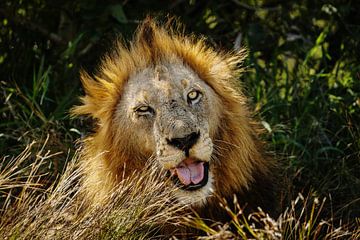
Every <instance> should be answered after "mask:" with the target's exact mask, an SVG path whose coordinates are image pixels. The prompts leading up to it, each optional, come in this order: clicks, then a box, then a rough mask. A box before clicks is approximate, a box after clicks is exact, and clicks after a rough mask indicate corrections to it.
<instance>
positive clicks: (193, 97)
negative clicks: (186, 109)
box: [187, 90, 201, 104]
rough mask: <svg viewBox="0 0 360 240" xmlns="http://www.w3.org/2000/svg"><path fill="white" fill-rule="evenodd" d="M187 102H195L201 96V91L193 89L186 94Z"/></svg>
mask: <svg viewBox="0 0 360 240" xmlns="http://www.w3.org/2000/svg"><path fill="white" fill-rule="evenodd" d="M187 97H188V101H189V103H192V104H194V103H197V102H198V101H199V99H200V97H201V93H200V92H199V91H196V90H193V91H191V92H189V93H188V95H187Z"/></svg>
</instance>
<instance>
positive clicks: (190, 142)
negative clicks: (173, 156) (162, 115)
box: [166, 132, 200, 154]
mask: <svg viewBox="0 0 360 240" xmlns="http://www.w3.org/2000/svg"><path fill="white" fill-rule="evenodd" d="M199 137H200V132H192V133H190V134H189V135H187V136H185V137H182V138H171V139H166V141H167V143H168V144H169V145H171V146H174V147H176V148H178V149H180V150H184V151H185V152H186V153H187V154H188V152H189V149H190V148H191V147H192V146H194V144H195V143H196V142H197V140H198V139H199Z"/></svg>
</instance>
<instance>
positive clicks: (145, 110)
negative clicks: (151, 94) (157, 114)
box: [135, 106, 154, 115]
mask: <svg viewBox="0 0 360 240" xmlns="http://www.w3.org/2000/svg"><path fill="white" fill-rule="evenodd" d="M135 112H136V113H137V114H138V115H147V114H153V113H154V109H152V108H151V107H149V106H140V107H137V108H135Z"/></svg>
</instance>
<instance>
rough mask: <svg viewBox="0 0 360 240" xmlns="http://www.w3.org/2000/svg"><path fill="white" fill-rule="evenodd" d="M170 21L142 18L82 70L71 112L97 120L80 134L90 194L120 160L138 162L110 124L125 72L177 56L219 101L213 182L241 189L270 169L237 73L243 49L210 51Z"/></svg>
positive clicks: (107, 185) (116, 172) (106, 182)
mask: <svg viewBox="0 0 360 240" xmlns="http://www.w3.org/2000/svg"><path fill="white" fill-rule="evenodd" d="M169 25H170V24H167V25H166V26H159V25H158V24H157V23H156V21H155V20H152V19H151V18H147V19H146V20H145V21H144V22H143V23H142V24H141V25H140V26H139V28H138V30H137V32H136V34H135V37H134V40H133V41H132V42H131V43H130V45H129V46H125V45H124V44H123V43H121V41H119V42H117V45H116V46H115V49H114V53H113V54H111V55H108V56H106V57H105V58H104V59H103V61H102V64H101V66H100V68H99V72H98V73H97V74H96V75H95V76H94V77H92V76H90V75H89V74H87V73H85V72H82V73H81V81H82V83H83V86H84V89H85V92H86V96H84V97H82V98H81V102H82V105H80V106H76V107H75V108H74V109H73V110H72V113H73V114H74V115H90V116H91V117H92V118H94V119H96V120H97V122H98V127H97V130H96V132H95V134H93V135H92V136H90V137H89V138H87V140H85V157H84V158H85V159H84V162H86V163H84V165H85V168H86V170H85V171H86V172H87V176H88V177H87V179H86V180H85V185H88V186H87V188H88V192H89V194H90V195H93V196H95V195H96V196H99V194H100V195H101V194H106V193H107V192H108V191H111V190H110V189H111V187H113V186H114V184H115V183H116V182H117V181H119V179H120V178H121V176H122V174H123V173H122V172H123V171H124V168H125V167H124V165H125V164H126V169H127V170H130V171H132V170H134V169H139V168H141V167H142V166H137V165H136V163H135V161H131V159H132V158H138V157H140V155H139V154H141V153H139V152H137V151H136V149H132V148H131V146H130V144H128V143H126V141H125V140H124V139H126V138H127V136H126V135H125V136H124V135H122V134H123V133H124V132H126V131H121V130H119V129H117V130H116V131H115V130H114V128H115V127H114V126H116V127H120V128H121V127H122V126H119V124H118V123H116V120H115V119H114V113H115V111H116V106H117V104H118V102H119V100H120V98H121V96H122V91H123V87H124V84H125V83H126V82H127V80H128V78H129V76H130V75H131V74H134V73H136V72H138V71H139V70H142V69H145V68H146V67H148V66H154V65H156V64H158V63H161V62H170V63H171V62H173V61H176V60H177V61H178V60H180V61H182V62H183V63H184V64H185V65H188V66H189V67H190V68H191V69H192V70H193V71H194V72H196V73H197V74H198V75H199V77H200V78H201V79H202V80H203V81H205V82H206V83H207V84H208V85H209V86H210V87H211V88H212V89H213V90H214V91H215V92H216V94H217V95H218V97H219V98H220V99H221V101H222V106H223V109H222V113H221V126H218V133H217V136H216V139H215V140H214V143H215V145H216V146H217V147H216V148H217V151H220V152H221V153H220V154H218V156H217V158H218V161H216V162H215V164H217V165H222V166H224V167H218V168H216V171H217V175H218V176H217V177H220V176H221V178H222V179H224V182H222V183H221V184H222V185H221V186H219V187H217V189H219V191H220V193H219V194H220V195H221V196H232V195H233V193H239V192H240V193H245V192H247V191H249V189H250V188H251V186H252V185H253V183H254V182H255V181H256V178H257V177H258V178H262V177H263V176H268V175H269V174H270V173H269V171H270V168H271V165H272V163H271V161H270V160H269V159H268V158H266V157H265V156H264V154H263V150H262V143H261V142H260V141H259V140H258V136H257V135H258V129H259V128H258V126H257V123H256V122H255V121H253V120H252V116H251V113H250V111H249V110H248V109H247V105H246V97H245V96H244V95H243V93H242V92H241V88H240V86H239V81H238V78H239V75H240V73H241V72H242V70H243V68H241V67H239V65H240V64H242V62H243V60H244V58H245V56H246V54H245V51H240V52H236V53H235V52H231V53H229V52H219V51H215V50H214V49H213V48H211V47H209V46H208V45H207V44H206V43H205V39H204V38H196V37H194V36H192V35H191V36H185V35H184V34H183V33H180V32H181V31H179V30H174V29H179V27H175V28H171V27H169ZM177 26H179V25H177ZM99 155H101V156H99ZM101 161H103V162H104V163H102V162H101ZM265 178H266V177H264V179H265ZM216 184H219V182H217V183H216ZM260 198H261V197H260Z"/></svg>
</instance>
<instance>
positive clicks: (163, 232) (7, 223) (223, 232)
mask: <svg viewBox="0 0 360 240" xmlns="http://www.w3.org/2000/svg"><path fill="white" fill-rule="evenodd" d="M33 148H34V143H32V144H30V145H28V146H27V147H26V148H25V149H24V151H23V152H22V153H20V154H19V155H18V156H17V157H14V158H11V159H10V160H9V161H3V163H5V162H6V164H2V166H1V174H0V193H1V195H0V197H1V198H2V199H3V205H2V206H1V217H0V238H1V239H159V238H161V239H163V238H164V239H168V238H170V237H172V234H173V232H172V231H174V230H177V229H185V230H187V231H188V233H187V234H190V233H191V232H193V233H194V234H200V235H194V234H193V235H178V236H177V237H179V236H180V237H184V236H187V237H190V236H192V237H193V238H198V239H279V240H280V239H354V240H355V239H358V238H359V237H360V228H359V227H360V225H359V222H357V225H356V223H353V225H348V224H345V223H342V222H341V220H338V219H334V218H323V216H322V211H323V210H324V205H325V202H326V199H325V198H324V199H319V198H317V197H313V196H308V197H306V198H304V197H303V196H302V195H301V194H299V196H298V197H297V198H296V199H295V200H293V201H292V202H291V205H290V206H289V207H287V208H286V209H285V210H284V211H283V212H282V213H281V215H280V216H279V217H278V218H277V219H273V218H271V217H270V216H269V215H268V214H266V213H265V212H263V211H261V209H259V212H256V213H252V214H251V215H248V216H247V215H244V214H243V212H242V209H241V208H240V207H239V204H238V200H237V199H236V198H234V204H233V205H234V206H235V209H230V208H229V207H228V206H229V205H228V204H227V202H226V201H225V200H223V199H219V206H220V207H222V208H223V209H224V211H226V212H227V213H228V214H229V216H230V217H231V219H232V220H231V221H230V222H228V223H212V224H209V223H208V222H204V220H203V219H201V218H199V217H198V216H197V215H196V213H191V212H190V211H189V209H186V207H185V206H182V205H179V204H178V203H176V202H175V201H174V200H173V199H172V191H173V190H174V189H172V188H170V187H169V186H168V185H167V181H166V178H165V174H164V173H161V172H159V171H157V170H156V169H154V168H153V167H151V166H149V167H147V168H146V170H144V172H138V173H134V174H133V175H132V176H131V177H129V178H128V179H125V180H124V181H122V182H121V183H120V184H119V185H118V186H117V187H116V188H115V189H114V192H113V194H112V195H111V196H109V203H108V204H106V205H104V206H88V205H87V204H86V202H85V201H84V198H83V196H82V185H81V178H82V171H81V167H80V166H79V165H78V158H79V155H78V154H75V155H74V156H73V157H72V158H71V159H68V164H67V167H66V168H65V170H64V172H63V173H62V174H61V176H60V177H59V178H58V179H57V180H56V181H54V182H53V183H52V184H51V185H50V186H47V184H46V181H44V179H46V172H44V171H43V169H42V167H43V165H44V164H45V165H46V164H47V163H46V162H47V161H51V160H52V159H53V158H56V157H57V156H58V154H59V153H50V151H46V150H45V149H46V142H45V143H44V145H43V146H42V148H41V149H39V150H37V151H36V152H35V153H33V154H32V153H31V150H33ZM32 157H35V159H34V160H33V164H31V165H24V164H23V163H24V162H26V161H28V160H29V158H32ZM358 220H359V219H358ZM358 220H357V221H358ZM169 229H170V230H169ZM190 229H193V230H197V231H189V230H190ZM198 230H200V232H199V231H198ZM180 233H182V234H184V232H181V231H180ZM175 238H176V237H175Z"/></svg>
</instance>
